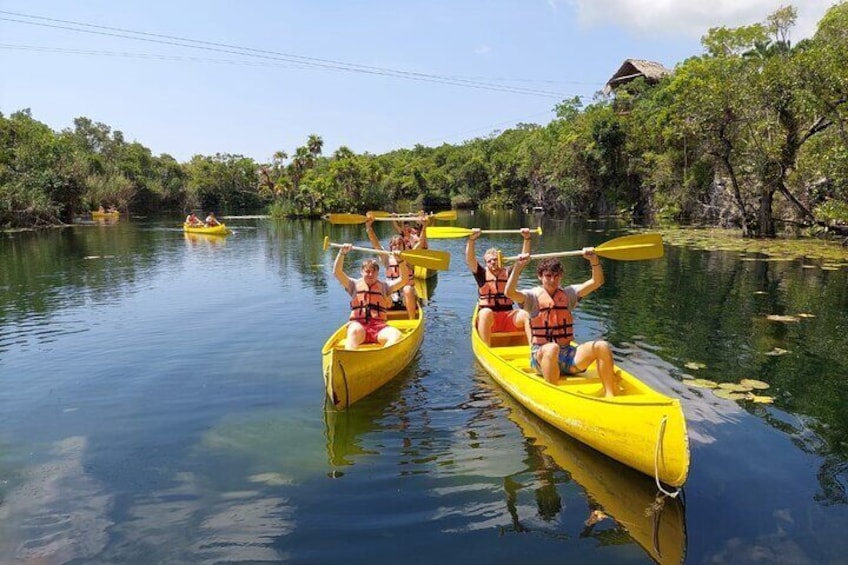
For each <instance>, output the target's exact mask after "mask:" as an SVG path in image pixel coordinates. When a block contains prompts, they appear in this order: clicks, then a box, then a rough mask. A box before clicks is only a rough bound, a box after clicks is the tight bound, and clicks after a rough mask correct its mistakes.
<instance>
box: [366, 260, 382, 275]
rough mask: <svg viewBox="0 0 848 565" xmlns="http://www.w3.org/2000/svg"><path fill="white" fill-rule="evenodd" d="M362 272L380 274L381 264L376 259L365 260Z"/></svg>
mask: <svg viewBox="0 0 848 565" xmlns="http://www.w3.org/2000/svg"><path fill="white" fill-rule="evenodd" d="M362 270H363V271H377V272H378V273H379V272H380V263H379V261H377V260H376V259H364V260H363V261H362Z"/></svg>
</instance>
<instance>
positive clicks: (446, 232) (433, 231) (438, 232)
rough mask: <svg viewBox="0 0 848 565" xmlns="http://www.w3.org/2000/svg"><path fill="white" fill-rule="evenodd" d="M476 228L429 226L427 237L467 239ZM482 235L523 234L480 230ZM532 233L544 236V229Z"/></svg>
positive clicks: (512, 231)
mask: <svg viewBox="0 0 848 565" xmlns="http://www.w3.org/2000/svg"><path fill="white" fill-rule="evenodd" d="M474 231H475V228H461V227H453V226H447V227H440V226H427V237H430V238H433V239H439V238H442V239H450V238H454V239H458V238H460V237H466V236H469V235H471V234H472V233H474ZM480 233H481V234H484V233H514V234H518V233H521V230H520V229H518V230H480ZM530 233H535V234H537V235H542V228H541V227H538V228H535V229H531V230H530Z"/></svg>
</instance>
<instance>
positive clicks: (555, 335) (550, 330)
mask: <svg viewBox="0 0 848 565" xmlns="http://www.w3.org/2000/svg"><path fill="white" fill-rule="evenodd" d="M583 257H584V258H585V259H586V260H587V261H589V265H591V268H592V276H591V277H590V278H589V279H588V280H586V281H585V282H583V283H580V284H572V285H568V286H564V287H563V286H560V283H561V281H562V273H563V269H562V264H561V263H560V261H559V259H557V258H548V259H544V260H542V261H541V262H540V263H539V265H538V267H537V268H536V275H537V276H538V278H539V282H540V283H541V284H540V285H539V286H535V287H533V288H530V289H526V290H517V286H518V278H519V276H520V275H521V271H522V270H524V267H525V266H526V265H527V262H528V261H529V259H530V255H529V254H528V253H522V254H520V255H519V256H518V261H517V262H516V263H515V267H514V268H513V270H512V273H510V275H509V279H508V280H507V283H506V289H505V293H506V295H507V296H508V297H510V298H511V299H512V300H514V301H515V303H516V304H519V305H521V306H523V308H524V309H525V310H526V311H527V312H528V313H529V314H530V325H529V327H528V328H526V331H527V333H528V336H527V338H528V340H529V341H530V366H531V367H532V368H533V369H534V370H535V371H536V373H537V374H539V375H542V376H543V377H544V378H545V380H546V381H548V382H549V383H552V384H557V383H559V379H560V376H561V375H562V374H566V375H573V374H576V373H582V372H583V371H585V370H586V369H587V368H588V367H589V365H591V364H592V362H597V371H598V376H599V377H600V378H601V382H602V383H603V385H604V395H605V396H606V397H611V396H615V393H616V389H617V387H618V383H617V381H618V380H619V377H618V376H617V375H616V374H615V366H614V364H613V358H612V349H611V348H610V344H609V343H608V342H607V341H604V340H595V341H589V342H586V343H582V344H580V345H578V346H575V345H574V344H573V343H572V341H573V339H574V317H573V315H572V311H573V310H574V308H576V307H577V304H578V302H580V299H582V298H584V297H586V296H588V295H589V294H590V293H592V292H593V291H595V290H597V289H598V288H600V286H601V285H603V284H604V271H603V269H602V268H601V262H600V259H599V258H598V256H597V255H596V254H595V248H594V247H584V248H583Z"/></svg>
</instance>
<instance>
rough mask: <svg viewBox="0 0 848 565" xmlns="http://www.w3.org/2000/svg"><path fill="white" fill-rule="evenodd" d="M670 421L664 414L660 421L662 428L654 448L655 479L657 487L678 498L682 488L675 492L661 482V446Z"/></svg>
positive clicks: (664, 492)
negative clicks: (664, 486)
mask: <svg viewBox="0 0 848 565" xmlns="http://www.w3.org/2000/svg"><path fill="white" fill-rule="evenodd" d="M667 422H668V416H663V418H662V420H661V421H660V430H659V432H658V433H657V447H656V449H654V480H655V481H656V483H657V488H658V489H660V492H661V493H663V494H664V495H666V496H669V497H671V498H677V495H678V494H680V489H679V488H678V489H675V490H674V492H669V491H667V490H665V489H664V488H663V486H662V483H660V446H661V445H662V438H663V434H665V425H666V423H667Z"/></svg>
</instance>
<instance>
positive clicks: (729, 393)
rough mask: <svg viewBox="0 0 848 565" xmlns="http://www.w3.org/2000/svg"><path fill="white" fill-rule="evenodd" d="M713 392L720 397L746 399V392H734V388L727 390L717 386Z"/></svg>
mask: <svg viewBox="0 0 848 565" xmlns="http://www.w3.org/2000/svg"><path fill="white" fill-rule="evenodd" d="M713 394H714V395H716V396H717V397H719V398H724V399H726V400H745V397H746V395H745V393H744V392H733V391H732V390H727V389H726V388H717V389H714V390H713Z"/></svg>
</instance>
